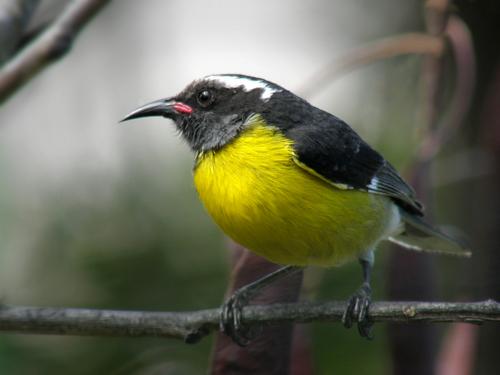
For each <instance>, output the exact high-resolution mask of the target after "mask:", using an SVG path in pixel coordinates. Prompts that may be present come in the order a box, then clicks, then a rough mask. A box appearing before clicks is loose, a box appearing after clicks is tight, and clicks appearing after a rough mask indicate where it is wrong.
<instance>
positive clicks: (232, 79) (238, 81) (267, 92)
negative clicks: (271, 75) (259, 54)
mask: <svg viewBox="0 0 500 375" xmlns="http://www.w3.org/2000/svg"><path fill="white" fill-rule="evenodd" d="M204 79H206V80H209V81H217V82H220V83H221V84H222V85H223V86H225V87H227V88H237V87H243V89H244V90H245V91H247V92H248V91H252V90H255V89H261V90H262V94H261V95H260V98H261V99H262V100H264V101H267V100H269V99H270V98H271V96H273V94H274V93H275V92H280V91H282V90H280V89H278V88H276V87H273V86H272V85H271V84H270V83H269V82H266V81H264V80H261V79H253V78H247V77H239V76H231V75H212V76H208V77H205V78H204Z"/></svg>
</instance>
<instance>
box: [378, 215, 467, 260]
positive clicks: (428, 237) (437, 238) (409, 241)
mask: <svg viewBox="0 0 500 375" xmlns="http://www.w3.org/2000/svg"><path fill="white" fill-rule="evenodd" d="M400 213H401V220H402V222H403V225H404V228H403V230H402V232H401V233H399V234H397V235H393V236H391V237H389V238H388V239H389V241H391V242H394V243H396V244H398V245H400V246H402V247H404V248H406V249H410V250H415V251H426V252H431V253H442V254H449V255H457V256H462V257H470V256H471V251H470V249H469V246H468V245H467V244H465V243H464V242H463V241H461V240H459V239H456V238H453V237H451V236H449V235H448V234H445V233H443V232H442V231H441V230H439V229H437V228H434V227H433V226H431V225H429V224H427V223H426V222H424V221H423V220H422V219H420V218H419V217H417V216H415V215H412V214H411V213H407V212H405V211H404V210H400Z"/></svg>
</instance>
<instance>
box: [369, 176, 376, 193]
mask: <svg viewBox="0 0 500 375" xmlns="http://www.w3.org/2000/svg"><path fill="white" fill-rule="evenodd" d="M367 188H368V190H370V191H376V190H377V188H378V178H377V177H373V178H372V179H371V181H370V183H369V184H368V186H367Z"/></svg>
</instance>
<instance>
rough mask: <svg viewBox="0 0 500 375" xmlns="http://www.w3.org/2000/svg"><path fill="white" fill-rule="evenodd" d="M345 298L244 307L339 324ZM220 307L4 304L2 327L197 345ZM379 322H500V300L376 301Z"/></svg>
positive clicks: (258, 319) (248, 317)
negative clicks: (146, 308)
mask: <svg viewBox="0 0 500 375" xmlns="http://www.w3.org/2000/svg"><path fill="white" fill-rule="evenodd" d="M345 307H346V304H345V302H338V301H331V302H300V303H288V304H273V305H251V306H246V307H244V308H243V319H244V321H245V323H246V324H249V325H255V324H265V325H268V324H273V323H283V322H289V323H290V322H294V323H309V322H313V321H322V322H337V321H340V320H341V318H342V314H343V313H344V310H345ZM219 314H220V309H210V310H199V311H192V312H149V311H117V310H94V309H71V308H52V307H24V306H4V307H2V308H1V309H0V331H4V332H17V333H31V334H56V335H77V336H124V337H146V336H147V337H164V338H177V339H183V340H185V341H186V342H187V343H194V342H197V341H198V340H199V339H201V338H202V337H203V336H205V335H207V334H209V333H210V332H211V331H213V330H215V329H217V327H218V324H219ZM369 318H370V319H371V320H373V321H375V322H388V321H391V322H403V323H406V322H416V321H425V322H467V323H483V322H500V303H499V302H496V301H493V300H487V301H482V302H464V303H451V302H374V303H373V304H372V305H371V306H370V312H369Z"/></svg>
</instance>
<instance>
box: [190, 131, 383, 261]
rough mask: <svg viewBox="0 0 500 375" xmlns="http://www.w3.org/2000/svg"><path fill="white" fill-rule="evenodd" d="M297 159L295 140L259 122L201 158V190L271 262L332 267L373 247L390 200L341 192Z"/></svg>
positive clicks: (213, 210) (197, 173)
mask: <svg viewBox="0 0 500 375" xmlns="http://www.w3.org/2000/svg"><path fill="white" fill-rule="evenodd" d="M293 156H294V152H293V147H292V141H291V140H289V139H287V138H286V137H285V136H283V135H282V134H281V133H280V132H279V131H278V130H275V129H273V128H271V127H268V126H266V125H263V124H259V123H256V124H254V125H253V126H251V127H250V128H248V129H246V130H245V131H244V132H243V133H242V134H240V136H238V137H237V138H236V139H235V140H233V141H232V142H230V143H229V144H227V145H226V146H224V147H223V148H222V149H221V150H218V151H216V152H214V151H211V152H206V153H203V154H200V155H199V156H198V158H197V164H196V166H195V170H194V182H195V185H196V189H197V190H198V194H199V196H200V199H201V200H202V202H203V204H204V205H205V207H206V209H207V211H208V212H209V214H210V215H211V216H212V217H213V219H214V220H215V222H216V223H217V224H218V225H219V226H220V227H221V228H222V230H223V231H224V232H225V233H226V234H227V235H228V236H229V237H231V238H232V239H234V240H235V241H236V242H238V243H240V244H241V245H243V246H245V247H247V248H248V249H250V250H253V251H254V252H256V253H257V254H259V255H261V256H263V257H266V258H268V259H269V260H271V261H273V262H276V263H280V264H293V265H308V264H316V265H323V266H328V265H335V264H339V263H342V262H344V261H346V260H349V259H352V258H354V257H356V256H358V255H359V254H360V253H361V252H364V251H367V250H369V249H372V248H373V246H375V244H376V243H377V242H378V241H379V240H380V239H381V237H383V236H384V235H385V232H386V230H387V225H388V222H389V219H390V214H391V212H392V209H391V205H392V203H391V201H390V200H389V199H387V198H385V197H383V196H378V195H374V194H368V193H365V192H360V191H354V190H340V189H337V188H335V187H334V186H332V185H330V184H329V183H328V182H326V181H323V180H322V179H320V178H318V177H316V176H314V175H312V174H311V173H308V172H307V171H305V170H304V169H303V168H300V167H299V166H298V165H297V164H296V163H295V162H294V161H293Z"/></svg>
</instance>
